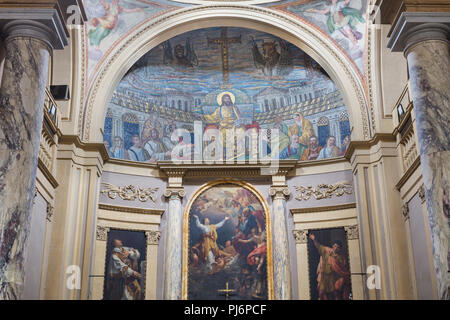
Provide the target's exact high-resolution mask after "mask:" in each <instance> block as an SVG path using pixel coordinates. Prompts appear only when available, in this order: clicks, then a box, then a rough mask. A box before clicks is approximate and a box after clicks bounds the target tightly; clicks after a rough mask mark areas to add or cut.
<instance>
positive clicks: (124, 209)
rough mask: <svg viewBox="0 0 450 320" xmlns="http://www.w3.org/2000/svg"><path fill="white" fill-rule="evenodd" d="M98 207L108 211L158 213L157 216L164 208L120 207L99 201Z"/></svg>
mask: <svg viewBox="0 0 450 320" xmlns="http://www.w3.org/2000/svg"><path fill="white" fill-rule="evenodd" d="M98 208H99V209H102V210H109V211H117V212H126V213H139V214H154V215H159V216H161V215H162V214H163V213H164V211H165V210H164V209H146V208H133V207H122V206H113V205H109V204H104V203H100V204H99V205H98Z"/></svg>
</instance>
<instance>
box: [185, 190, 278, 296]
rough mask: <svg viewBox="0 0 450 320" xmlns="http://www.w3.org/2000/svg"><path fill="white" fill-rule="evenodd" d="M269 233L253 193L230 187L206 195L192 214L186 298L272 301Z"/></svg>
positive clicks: (191, 211) (259, 205)
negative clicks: (270, 291)
mask: <svg viewBox="0 0 450 320" xmlns="http://www.w3.org/2000/svg"><path fill="white" fill-rule="evenodd" d="M266 232H267V229H266V212H265V210H264V208H263V205H262V204H261V202H260V201H259V199H258V198H257V197H256V195H255V194H253V193H252V192H251V191H250V190H248V189H246V188H244V187H243V186H240V185H235V184H230V183H227V184H220V185H216V186H213V187H211V188H209V189H207V190H206V191H204V192H202V193H201V194H200V195H199V196H198V197H197V198H196V199H195V201H194V202H193V204H192V206H191V209H190V212H189V241H188V248H187V251H188V275H187V276H188V298H189V299H191V300H196V299H202V300H210V299H212V300H219V299H224V298H225V299H227V300H234V299H252V300H253V299H268V298H269V291H268V288H269V285H268V280H269V279H270V278H271V276H270V275H269V270H268V266H270V260H269V262H268V259H271V258H270V254H271V253H270V252H268V246H267V234H266ZM269 235H270V234H269Z"/></svg>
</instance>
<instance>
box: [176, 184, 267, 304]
mask: <svg viewBox="0 0 450 320" xmlns="http://www.w3.org/2000/svg"><path fill="white" fill-rule="evenodd" d="M219 185H234V186H236V187H242V188H244V189H246V190H247V191H249V192H250V193H252V194H253V195H254V196H255V197H256V199H257V200H258V201H259V202H260V203H261V206H262V207H263V210H264V214H265V224H266V225H265V228H266V244H267V261H266V262H267V298H268V299H269V300H273V299H274V289H273V288H274V286H273V249H272V221H271V216H270V209H269V205H268V203H267V201H266V200H265V199H264V197H263V196H262V195H261V193H260V192H259V191H258V190H257V189H256V188H255V187H254V186H252V185H251V184H249V183H247V182H244V181H240V180H234V179H226V180H215V181H212V182H208V183H206V184H204V185H202V186H201V187H200V188H198V189H197V190H196V191H195V192H194V193H193V194H192V196H191V198H190V200H189V202H188V205H187V206H186V207H185V210H184V213H183V248H182V249H183V250H182V299H183V300H188V299H189V297H188V295H189V288H188V286H189V241H190V239H189V232H190V230H189V223H190V212H191V209H192V205H193V204H194V203H195V201H196V200H197V198H198V197H199V196H200V195H201V194H202V193H203V192H205V191H207V190H209V189H211V188H213V187H216V186H219Z"/></svg>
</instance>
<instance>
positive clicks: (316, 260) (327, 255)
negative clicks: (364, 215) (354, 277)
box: [308, 228, 352, 300]
mask: <svg viewBox="0 0 450 320" xmlns="http://www.w3.org/2000/svg"><path fill="white" fill-rule="evenodd" d="M308 238H309V239H308V266H309V287H310V298H311V300H351V299H352V291H351V288H352V287H351V282H350V278H351V273H350V263H349V254H348V245H347V238H346V233H345V230H344V228H330V229H321V230H310V231H309V236H308Z"/></svg>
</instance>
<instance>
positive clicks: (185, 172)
mask: <svg viewBox="0 0 450 320" xmlns="http://www.w3.org/2000/svg"><path fill="white" fill-rule="evenodd" d="M121 161H122V160H121ZM296 164H297V161H292V160H283V161H279V163H278V164H277V166H274V168H273V171H271V165H270V164H262V163H226V162H225V161H224V163H213V164H207V163H205V162H203V161H200V162H196V161H192V162H191V163H185V164H176V163H173V162H169V161H158V168H159V169H160V170H161V171H163V172H164V173H165V174H166V175H167V176H168V177H184V179H186V178H194V179H195V178H205V177H209V178H229V177H230V176H231V177H236V178H257V179H271V178H272V175H287V174H288V173H289V172H290V171H291V170H292V169H293V168H295V166H296ZM262 170H265V172H267V173H270V174H265V175H264V174H262Z"/></svg>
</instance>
